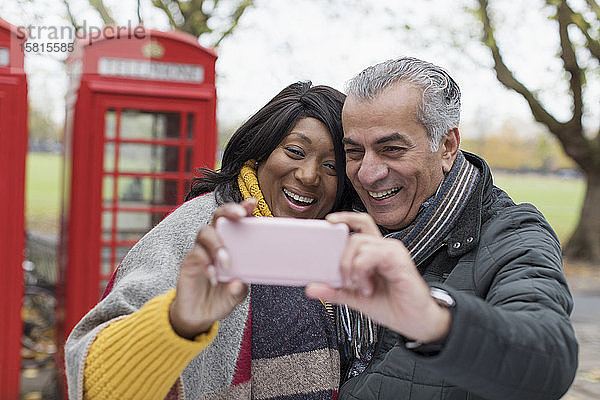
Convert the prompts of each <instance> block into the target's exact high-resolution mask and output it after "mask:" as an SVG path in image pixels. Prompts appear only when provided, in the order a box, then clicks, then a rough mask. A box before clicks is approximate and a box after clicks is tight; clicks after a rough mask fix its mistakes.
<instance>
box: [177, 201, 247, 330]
mask: <svg viewBox="0 0 600 400" xmlns="http://www.w3.org/2000/svg"><path fill="white" fill-rule="evenodd" d="M255 207H256V200H254V199H250V200H245V201H243V202H242V203H240V204H235V203H229V204H225V205H223V206H221V207H219V208H218V209H217V210H216V211H215V213H214V214H213V219H212V223H211V225H208V226H205V227H203V228H202V229H200V231H199V232H198V234H197V236H196V243H195V245H194V248H193V249H192V251H190V252H189V253H188V255H187V256H186V257H185V258H184V260H183V262H182V263H181V268H180V270H179V278H178V280H177V290H176V294H175V299H174V300H173V303H171V308H170V309H169V318H170V321H171V325H172V326H173V329H174V330H175V332H177V333H178V334H179V335H180V336H182V337H184V338H187V339H193V338H194V337H196V336H198V335H199V334H201V333H204V332H206V331H208V329H209V328H210V326H211V325H212V324H213V323H214V322H215V321H218V320H221V319H223V318H224V317H226V316H227V315H229V314H230V313H231V312H232V311H233V309H234V308H235V307H236V306H237V305H238V304H239V303H240V302H242V300H244V298H246V295H247V293H248V286H247V285H246V284H244V283H243V282H241V281H240V280H233V281H231V282H217V279H216V273H215V267H214V265H215V262H216V261H217V260H218V261H219V262H220V263H221V265H223V267H224V268H227V266H228V261H229V260H228V255H227V252H226V251H225V248H224V247H223V243H222V242H221V239H220V238H219V236H218V235H217V233H216V231H215V229H214V225H215V222H216V220H217V219H218V218H219V217H226V218H229V219H232V220H237V219H239V218H242V217H245V216H248V215H251V213H252V210H253V209H254V208H255Z"/></svg>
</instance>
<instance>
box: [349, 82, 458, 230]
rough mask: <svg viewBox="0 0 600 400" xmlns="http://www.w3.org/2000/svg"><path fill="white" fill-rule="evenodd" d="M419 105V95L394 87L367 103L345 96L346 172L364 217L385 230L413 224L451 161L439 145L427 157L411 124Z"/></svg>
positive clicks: (420, 131) (425, 143)
mask: <svg viewBox="0 0 600 400" xmlns="http://www.w3.org/2000/svg"><path fill="white" fill-rule="evenodd" d="M420 101H421V91H420V90H419V89H417V88H415V87H413V86H411V85H408V84H406V83H403V82H399V83H397V84H395V85H392V86H391V87H389V88H387V89H385V90H384V91H383V92H382V93H381V94H380V95H379V96H377V97H376V98H375V99H374V100H372V101H368V100H359V99H357V98H356V97H354V96H349V97H348V98H347V99H346V102H345V103H344V109H343V111H342V123H343V126H344V148H345V151H346V172H347V174H348V177H349V178H350V181H351V182H352V184H353V185H354V188H355V189H356V191H357V193H358V195H359V196H360V198H361V200H362V202H363V203H364V205H365V206H366V208H367V212H368V213H369V215H371V216H372V217H373V219H374V220H375V222H376V223H377V224H378V225H381V226H383V227H385V228H388V229H401V228H404V227H406V226H407V225H409V224H410V223H411V222H412V221H413V220H414V218H415V217H416V215H417V212H418V211H419V207H420V206H421V204H422V203H423V202H424V201H425V200H427V199H428V198H429V197H431V196H432V195H434V194H435V192H436V190H437V188H438V187H439V185H440V183H441V181H442V179H443V176H444V171H448V170H449V169H450V168H451V166H452V162H453V161H454V157H451V160H450V159H449V158H448V152H447V151H446V147H445V146H444V145H440V147H439V150H438V151H437V152H431V149H430V143H429V140H428V136H427V131H426V130H425V127H424V126H423V125H421V124H420V123H418V122H417V121H416V112H417V106H418V104H419V102H420ZM445 141H446V140H445V139H443V140H442V142H443V143H445Z"/></svg>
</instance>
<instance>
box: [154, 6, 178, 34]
mask: <svg viewBox="0 0 600 400" xmlns="http://www.w3.org/2000/svg"><path fill="white" fill-rule="evenodd" d="M152 5H153V6H154V7H156V8H159V9H161V10H162V11H163V12H164V13H165V15H166V16H167V18H168V19H169V24H170V25H171V27H172V28H177V23H176V22H175V18H174V17H173V14H172V13H171V10H170V9H169V7H168V6H167V5H166V4H165V3H164V2H163V1H162V0H152Z"/></svg>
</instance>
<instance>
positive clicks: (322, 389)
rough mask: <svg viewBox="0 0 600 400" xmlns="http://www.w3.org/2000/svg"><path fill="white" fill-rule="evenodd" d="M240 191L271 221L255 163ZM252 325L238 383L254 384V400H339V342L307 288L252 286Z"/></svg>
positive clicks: (242, 179)
mask: <svg viewBox="0 0 600 400" xmlns="http://www.w3.org/2000/svg"><path fill="white" fill-rule="evenodd" d="M238 186H239V189H240V192H241V193H242V196H243V197H244V199H247V198H249V197H254V198H256V199H257V200H258V205H257V208H256V209H255V210H254V212H253V214H254V215H255V216H257V217H262V216H272V214H271V211H270V210H269V207H268V205H267V203H266V202H265V200H264V198H263V195H262V193H261V190H260V187H259V184H258V180H257V178H256V171H255V161H254V160H250V161H247V162H246V163H245V164H244V167H243V168H242V170H241V171H240V174H239V176H238ZM267 249H268V247H266V248H265V250H267ZM292 256H293V255H292ZM248 319H249V323H248V324H247V325H246V329H245V331H244V337H243V339H242V350H241V351H240V353H244V352H246V354H247V351H248V349H250V357H249V360H248V362H242V363H238V364H237V368H236V376H237V378H238V379H234V381H235V383H236V384H237V383H244V382H248V381H249V382H250V387H251V398H252V399H274V398H278V399H280V398H286V399H288V398H289V399H306V400H311V399H315V400H316V399H334V400H335V399H336V398H337V389H338V386H339V380H340V365H339V352H338V345H337V336H336V331H335V325H334V321H333V320H332V319H331V318H330V317H329V316H328V314H327V312H326V310H325V308H324V307H323V305H322V304H321V302H319V301H318V300H313V299H309V298H307V297H306V296H305V295H304V288H302V287H286V286H268V285H251V288H250V315H249V317H248ZM248 328H249V329H248ZM244 349H245V350H244ZM246 358H248V357H247V355H246Z"/></svg>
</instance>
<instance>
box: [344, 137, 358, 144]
mask: <svg viewBox="0 0 600 400" xmlns="http://www.w3.org/2000/svg"><path fill="white" fill-rule="evenodd" d="M342 144H350V145H352V146H360V145H359V144H358V143H356V142H355V141H354V140H352V139H348V138H343V139H342Z"/></svg>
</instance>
